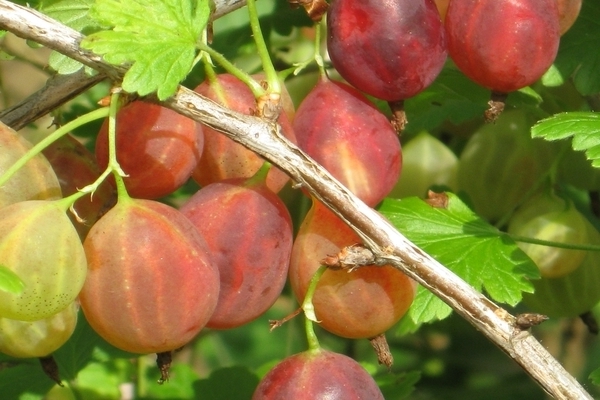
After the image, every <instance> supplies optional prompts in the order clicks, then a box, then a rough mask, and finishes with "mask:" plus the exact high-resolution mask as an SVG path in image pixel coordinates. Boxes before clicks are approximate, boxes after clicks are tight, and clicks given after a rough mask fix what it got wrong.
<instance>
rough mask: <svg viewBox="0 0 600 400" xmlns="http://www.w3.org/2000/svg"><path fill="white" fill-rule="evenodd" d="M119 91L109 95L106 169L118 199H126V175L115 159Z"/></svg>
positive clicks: (127, 198)
mask: <svg viewBox="0 0 600 400" xmlns="http://www.w3.org/2000/svg"><path fill="white" fill-rule="evenodd" d="M119 95H120V91H118V90H115V91H113V93H112V94H111V96H110V113H109V115H108V166H107V167H106V169H107V170H108V171H111V172H112V174H113V176H114V178H115V182H116V184H117V198H118V201H127V200H129V199H130V197H129V194H128V193H127V189H126V188H125V182H124V181H123V176H127V174H125V172H124V171H123V170H122V169H121V166H120V165H119V162H118V161H117V144H116V143H117V141H116V136H117V111H119Z"/></svg>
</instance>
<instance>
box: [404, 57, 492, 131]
mask: <svg viewBox="0 0 600 400" xmlns="http://www.w3.org/2000/svg"><path fill="white" fill-rule="evenodd" d="M489 97H490V91H489V90H487V89H485V88H483V87H481V86H479V85H477V84H476V83H474V82H473V81H471V80H470V79H468V78H467V77H466V76H465V75H464V74H463V73H462V72H460V71H459V70H457V69H456V68H454V67H453V66H451V65H446V67H444V69H443V70H442V72H441V73H440V75H439V76H438V77H437V78H436V79H435V81H434V82H433V83H432V84H431V85H430V86H429V87H428V88H427V89H425V90H424V91H423V92H421V93H419V94H417V95H416V96H415V97H413V98H410V99H408V100H406V114H407V118H408V120H409V121H410V124H408V125H407V126H406V132H407V133H418V132H420V131H422V130H428V131H429V130H432V129H433V128H435V127H437V126H439V125H440V124H442V123H443V122H444V121H450V122H452V123H453V124H459V123H461V122H464V121H467V120H469V119H472V118H475V117H478V116H481V115H483V112H484V111H485V110H486V108H487V101H488V100H489Z"/></svg>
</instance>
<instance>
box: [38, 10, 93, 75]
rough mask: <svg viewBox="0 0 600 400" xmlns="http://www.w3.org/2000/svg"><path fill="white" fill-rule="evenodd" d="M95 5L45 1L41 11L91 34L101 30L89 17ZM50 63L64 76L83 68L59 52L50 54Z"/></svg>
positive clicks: (77, 29)
mask: <svg viewBox="0 0 600 400" xmlns="http://www.w3.org/2000/svg"><path fill="white" fill-rule="evenodd" d="M93 4H94V0H45V1H43V2H41V4H40V11H41V12H43V13H44V14H46V15H48V16H49V17H51V18H54V19H56V20H57V21H60V22H61V23H63V24H65V25H67V26H68V27H70V28H73V29H75V30H76V31H78V32H81V33H84V34H89V33H91V32H95V31H97V30H99V29H100V26H98V24H97V23H96V22H95V21H94V20H93V19H91V18H90V17H89V11H90V7H91V6H92V5H93ZM48 63H49V65H50V67H51V68H52V69H53V70H55V71H56V72H58V73H59V74H63V75H66V74H71V73H74V72H77V71H79V70H80V69H81V68H82V67H83V64H81V63H80V62H77V61H75V60H73V59H71V58H69V57H67V56H65V55H63V54H61V53H59V52H57V51H53V52H52V53H50V59H49V60H48Z"/></svg>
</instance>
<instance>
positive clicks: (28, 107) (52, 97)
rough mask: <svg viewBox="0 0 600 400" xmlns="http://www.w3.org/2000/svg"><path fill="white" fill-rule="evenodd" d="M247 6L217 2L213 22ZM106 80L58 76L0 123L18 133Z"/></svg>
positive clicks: (231, 0) (232, 0)
mask: <svg viewBox="0 0 600 400" xmlns="http://www.w3.org/2000/svg"><path fill="white" fill-rule="evenodd" d="M245 4H246V0H215V11H214V13H213V15H212V20H213V21H214V20H216V19H218V18H221V17H222V16H224V15H226V14H228V13H230V12H232V11H235V10H236V9H238V8H240V7H243V6H244V5H245ZM105 78H106V77H105V76H104V75H103V74H97V75H94V76H89V75H87V74H86V73H85V72H84V71H83V70H79V71H77V72H75V73H73V74H70V75H54V76H53V77H51V78H50V79H48V81H47V82H46V85H45V86H44V87H43V88H42V89H40V90H38V91H37V92H35V93H34V94H32V95H31V96H29V97H28V98H26V99H25V100H23V101H22V102H20V103H18V104H15V105H14V106H12V107H10V108H7V109H5V110H3V111H1V112H0V121H2V122H3V123H5V124H6V125H8V126H10V127H11V128H13V129H14V130H17V131H18V130H20V129H22V128H24V127H25V126H27V124H30V123H32V122H33V121H35V120H37V119H38V118H40V117H43V116H44V115H46V114H48V113H49V112H50V111H52V110H54V109H56V108H58V107H60V106H61V105H63V104H64V103H66V102H67V101H69V100H71V99H73V98H75V97H76V96H77V95H79V94H80V93H83V92H85V91H86V90H87V89H89V88H91V87H92V86H95V85H96V84H97V83H99V82H101V81H103V80H104V79H105Z"/></svg>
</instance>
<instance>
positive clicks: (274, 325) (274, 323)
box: [269, 307, 302, 332]
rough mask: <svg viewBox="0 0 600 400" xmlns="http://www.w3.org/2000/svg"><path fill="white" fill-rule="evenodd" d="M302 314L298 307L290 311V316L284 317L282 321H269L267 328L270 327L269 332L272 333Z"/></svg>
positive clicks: (300, 308)
mask: <svg viewBox="0 0 600 400" xmlns="http://www.w3.org/2000/svg"><path fill="white" fill-rule="evenodd" d="M301 313H302V307H299V308H298V309H297V310H294V311H292V313H291V314H288V315H286V316H285V317H283V318H282V319H270V320H269V326H270V327H271V328H270V329H269V330H270V331H271V332H273V331H274V330H275V329H277V328H279V327H281V326H282V325H283V324H285V323H286V322H288V321H289V320H291V319H294V318H295V317H297V316H298V315H300V314H301Z"/></svg>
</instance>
